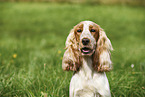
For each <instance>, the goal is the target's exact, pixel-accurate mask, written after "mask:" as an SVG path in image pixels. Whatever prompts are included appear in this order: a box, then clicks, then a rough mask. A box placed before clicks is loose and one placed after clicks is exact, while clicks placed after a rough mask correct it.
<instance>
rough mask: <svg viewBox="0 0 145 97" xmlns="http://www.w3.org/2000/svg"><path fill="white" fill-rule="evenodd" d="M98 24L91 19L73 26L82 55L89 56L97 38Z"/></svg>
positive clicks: (94, 47) (92, 51) (93, 49)
mask: <svg viewBox="0 0 145 97" xmlns="http://www.w3.org/2000/svg"><path fill="white" fill-rule="evenodd" d="M99 28H100V27H99V25H97V24H95V23H94V22H91V21H83V22H81V23H79V24H77V25H76V26H75V27H74V34H75V37H76V41H77V42H78V44H79V51H80V52H81V54H82V56H91V55H92V54H93V53H94V51H95V49H96V45H97V40H98V38H99Z"/></svg>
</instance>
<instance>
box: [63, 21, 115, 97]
mask: <svg viewBox="0 0 145 97" xmlns="http://www.w3.org/2000/svg"><path fill="white" fill-rule="evenodd" d="M65 45H66V48H65V49H66V51H65V52H64V56H63V59H62V69H63V70H66V71H69V70H71V71H74V74H73V76H72V78H71V82H70V88H69V96H70V97H111V93H110V87H109V82H108V79H107V76H106V74H105V72H108V71H110V70H112V61H111V53H110V51H112V50H113V47H112V45H111V41H110V40H109V38H108V37H107V36H106V33H105V32H104V30H103V29H102V28H101V27H100V26H99V25H98V24H96V23H94V22H92V21H82V22H80V23H79V24H77V25H76V26H74V28H73V29H72V30H71V31H70V33H69V35H68V37H67V39H66V43H65Z"/></svg>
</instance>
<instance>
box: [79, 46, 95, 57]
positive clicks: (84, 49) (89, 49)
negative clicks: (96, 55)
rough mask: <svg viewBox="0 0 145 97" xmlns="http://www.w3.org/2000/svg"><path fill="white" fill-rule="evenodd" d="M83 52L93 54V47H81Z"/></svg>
mask: <svg viewBox="0 0 145 97" xmlns="http://www.w3.org/2000/svg"><path fill="white" fill-rule="evenodd" d="M81 52H82V54H83V55H92V53H93V49H91V48H89V47H83V48H81Z"/></svg>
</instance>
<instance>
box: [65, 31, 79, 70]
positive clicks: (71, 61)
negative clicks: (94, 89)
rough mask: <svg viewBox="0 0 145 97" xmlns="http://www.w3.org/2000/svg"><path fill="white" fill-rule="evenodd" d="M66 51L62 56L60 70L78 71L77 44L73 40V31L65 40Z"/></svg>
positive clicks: (74, 39)
mask: <svg viewBox="0 0 145 97" xmlns="http://www.w3.org/2000/svg"><path fill="white" fill-rule="evenodd" d="M65 45H66V47H65V49H66V51H65V53H64V55H63V60H62V69H63V70H67V71H69V70H71V71H78V70H79V68H80V65H81V61H80V56H79V55H80V54H79V50H78V43H77V41H76V38H75V34H74V29H72V30H71V31H70V33H69V35H68V37H67V39H66V43H65Z"/></svg>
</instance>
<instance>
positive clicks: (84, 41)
mask: <svg viewBox="0 0 145 97" xmlns="http://www.w3.org/2000/svg"><path fill="white" fill-rule="evenodd" d="M89 42H90V40H89V39H88V38H84V39H82V43H83V45H88V44H89Z"/></svg>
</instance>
